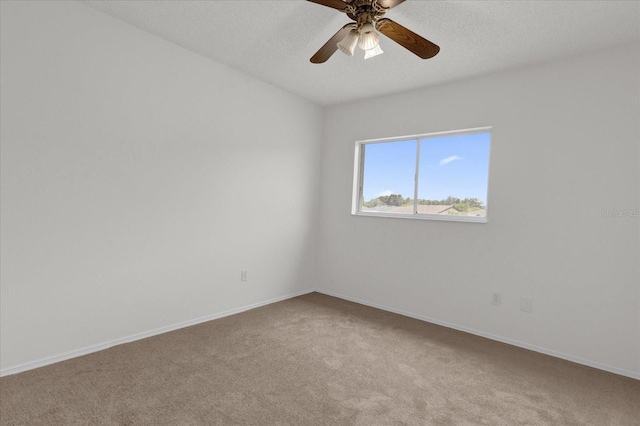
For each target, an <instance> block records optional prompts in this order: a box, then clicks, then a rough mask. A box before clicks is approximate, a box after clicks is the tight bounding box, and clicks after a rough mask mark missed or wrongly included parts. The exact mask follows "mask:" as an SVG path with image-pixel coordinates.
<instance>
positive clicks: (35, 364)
mask: <svg viewBox="0 0 640 426" xmlns="http://www.w3.org/2000/svg"><path fill="white" fill-rule="evenodd" d="M314 291H315V292H318V293H322V294H326V295H328V296H333V297H337V298H340V299H344V300H348V301H350V302H354V303H359V304H361V305H365V306H370V307H372V308H377V309H381V310H383V311H387V312H393V313H395V314H399V315H403V316H406V317H410V318H415V319H418V320H421V321H426V322H429V323H432V324H437V325H441V326H444V327H447V328H452V329H454V330H459V331H464V332H466V333H470V334H474V335H476V336H480V337H485V338H487V339H491V340H496V341H498V342H502V343H506V344H509V345H512V346H518V347H520V348H524V349H529V350H532V351H535V352H539V353H542V354H545V355H550V356H553V357H556V358H561V359H564V360H567V361H572V362H575V363H577V364H582V365H586V366H589V367H593V368H597V369H599V370H604V371H608V372H610V373H614V374H619V375H621V376H626V377H630V378H632V379H636V380H640V372H633V371H628V370H624V369H621V368H617V367H612V366H610V365H606V364H602V363H599V362H596V361H591V360H588V359H584V358H580V357H576V356H573V355H568V354H565V353H562V352H557V351H554V350H551V349H547V348H543V347H539V346H535V345H531V344H528V343H525V342H520V341H518V340H513V339H510V338H507V337H503V336H498V335H495V334H491V333H486V332H484V331H479V330H475V329H472V328H469V327H464V326H460V325H457V324H453V323H449V322H447V321H440V320H438V319H435V318H429V317H425V316H423V315H418V314H414V313H412V312H407V311H403V310H401V309H395V308H391V307H389V306H384V305H380V304H378V303H373V302H369V301H368V300H364V299H359V298H356V297H351V296H346V295H344V294H339V293H334V292H331V291H326V290H322V289H307V290H303V291H299V292H297V293H292V294H288V295H285V296H280V297H276V298H273V299H269V300H265V301H262V302H257V303H253V304H251V305H246V306H242V307H239V308H235V309H230V310H228V311H224V312H219V313H216V314H211V315H207V316H204V317H200V318H196V319H193V320H189V321H183V322H180V323H178V324H173V325H169V326H166V327H160V328H156V329H154V330H149V331H145V332H142V333H137V334H133V335H130V336H126V337H122V338H119V339H115V340H111V341H108V342H104V343H99V344H96V345H91V346H87V347H84V348H81V349H77V350H74V351H70V352H66V353H63V354H59V355H54V356H50V357H46V358H41V359H38V360H35V361H31V362H27V363H24V364H20V365H16V366H13V367H9V368H6V369H4V370H0V377H3V376H9V375H11V374H17V373H22V372H24V371H28V370H33V369H35V368H39V367H44V366H46V365H50V364H54V363H56V362H61V361H66V360H68V359H72V358H76V357H79V356H83V355H88V354H90V353H93V352H98V351H101V350H104V349H108V348H110V347H112V346H116V345H121V344H124V343H129V342H134V341H136V340H141V339H146V338H147V337H152V336H156V335H158V334H163V333H167V332H169V331H174V330H178V329H181V328H185V327H189V326H192V325H196V324H201V323H203V322H207V321H212V320H215V319H218V318H223V317H226V316H229V315H234V314H238V313H240V312H244V311H248V310H250V309H254V308H258V307H260V306H265V305H269V304H271V303H276V302H280V301H282V300H286V299H291V298H293V297H297V296H301V295H303V294H308V293H313V292H314Z"/></svg>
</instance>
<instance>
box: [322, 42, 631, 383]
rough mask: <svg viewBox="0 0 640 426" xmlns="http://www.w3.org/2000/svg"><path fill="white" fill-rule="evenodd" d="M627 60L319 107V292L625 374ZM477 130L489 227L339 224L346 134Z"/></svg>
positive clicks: (613, 58)
mask: <svg viewBox="0 0 640 426" xmlns="http://www.w3.org/2000/svg"><path fill="white" fill-rule="evenodd" d="M639 51H640V50H639V49H638V46H628V47H626V48H620V49H615V50H613V51H610V52H599V53H597V54H593V55H592V56H584V57H576V58H567V59H566V60H564V61H561V62H556V63H552V64H547V65H544V66H537V67H530V68H526V69H522V70H515V71H511V72H503V73H500V74H495V75H491V76H486V77H482V78H477V79H473V80H467V81H463V82H458V83H453V84H448V85H444V86H439V87H435V88H431V89H425V90H420V91H415V92H411V93H403V94H398V95H395V96H389V97H384V98H378V99H374V100H369V101H366V102H358V103H351V104H347V105H341V106H336V107H333V108H329V109H328V111H327V114H326V122H325V132H326V133H325V137H324V144H323V153H322V156H323V165H322V167H323V174H322V176H323V177H322V197H323V198H322V200H323V201H322V204H323V207H322V210H321V211H322V215H321V231H322V238H321V249H320V252H321V257H320V264H321V265H322V266H323V271H324V274H323V280H324V281H323V283H322V284H321V288H322V289H323V290H324V291H327V292H330V293H334V294H339V295H343V296H347V297H349V298H352V299H357V300H361V301H366V302H368V303H370V304H376V305H380V306H384V307H387V308H389V309H392V310H396V311H402V312H405V313H410V314H413V315H415V316H419V317H423V318H429V319H431V320H434V321H437V322H441V323H445V324H448V325H453V326H455V327H458V328H463V329H467V330H473V331H474V332H476V333H480V334H483V335H489V336H492V337H494V338H498V339H501V340H505V341H509V342H512V343H519V344H521V345H523V346H526V347H531V348H535V349H537V350H540V351H543V352H547V353H552V354H554V355H558V356H562V357H565V358H569V359H573V360H578V361H580V362H584V363H587V364H590V365H594V366H598V367H600V368H605V369H608V370H611V371H615V372H618V373H622V374H627V375H631V376H635V377H640V314H639V312H640V297H639V291H640V272H639V268H640V266H639V262H638V259H639V258H640V251H639V244H640V238H639V235H640V229H639V222H640V220H639V218H638V217H605V216H603V210H605V209H620V210H623V209H638V208H640V200H639V198H640V187H639V181H640V179H639V178H640V176H639V171H640V164H639V158H640V155H639V154H640V153H639V146H640V142H639V141H640V81H639V76H640V57H639V54H638V52H639ZM479 126H494V129H493V138H492V158H491V171H490V174H491V176H490V187H489V200H488V202H489V223H487V224H474V223H453V222H440V221H416V220H403V219H385V218H371V217H354V216H351V215H350V206H351V189H352V177H353V152H354V142H355V141H356V140H363V139H372V138H383V137H392V136H400V135H409V134H417V133H426V132H435V131H444V130H455V129H464V128H472V127H479ZM492 291H498V292H501V293H502V294H503V297H502V306H501V307H499V308H497V307H495V306H492V305H491V304H490V298H491V292H492ZM521 295H529V296H531V297H533V312H532V313H531V314H527V313H524V312H520V311H519V298H520V296H521Z"/></svg>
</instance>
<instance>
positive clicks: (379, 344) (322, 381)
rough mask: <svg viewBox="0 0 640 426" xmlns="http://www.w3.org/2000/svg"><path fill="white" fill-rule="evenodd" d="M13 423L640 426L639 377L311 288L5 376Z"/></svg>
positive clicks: (7, 414)
mask: <svg viewBox="0 0 640 426" xmlns="http://www.w3.org/2000/svg"><path fill="white" fill-rule="evenodd" d="M0 397H1V398H0V415H1V417H0V423H1V424H2V425H74V424H77V425H94V424H105V425H296V426H302V425H405V424H406V425H508V426H515V425H596V426H604V425H639V424H640V381H638V380H633V379H630V378H626V377H622V376H617V375H615V374H610V373H606V372H603V371H600V370H596V369H592V368H589V367H585V366H582V365H578V364H574V363H571V362H568V361H563V360H560V359H556V358H552V357H549V356H546V355H542V354H538V353H535V352H531V351H527V350H524V349H520V348H516V347H513V346H509V345H505V344H502V343H498V342H495V341H491V340H487V339H484V338H481V337H476V336H473V335H470V334H466V333H462V332H458V331H454V330H451V329H447V328H444V327H440V326H436V325H432V324H428V323H425V322H422V321H418V320H414V319H411V318H406V317H403V316H400V315H396V314H392V313H388V312H384V311H380V310H377V309H373V308H369V307H366V306H362V305H358V304H355V303H351V302H347V301H344V300H341V299H336V298H333V297H329V296H325V295H321V294H318V293H312V294H308V295H304V296H300V297H297V298H294V299H289V300H286V301H283V302H279V303H275V304H272V305H269V306H265V307H261V308H257V309H254V310H251V311H247V312H244V313H241V314H238V315H233V316H230V317H226V318H221V319H218V320H215V321H211V322H208V323H204V324H201V325H197V326H193V327H189V328H185V329H182V330H178V331H174V332H171V333H167V334H163V335H160V336H156V337H152V338H149V339H145V340H140V341H137V342H133V343H129V344H126V345H121V346H116V347H113V348H110V349H108V350H105V351H101V352H97V353H94V354H91V355H87V356H83V357H80V358H75V359H73V360H69V361H65V362H61V363H58V364H54V365H51V366H47V367H43V368H40V369H36V370H32V371H29V372H25V373H21V374H16V375H13V376H6V377H3V378H2V379H0Z"/></svg>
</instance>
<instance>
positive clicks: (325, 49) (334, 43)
mask: <svg viewBox="0 0 640 426" xmlns="http://www.w3.org/2000/svg"><path fill="white" fill-rule="evenodd" d="M354 27H355V24H354V23H351V24H347V25H345V26H344V27H342V28H341V29H340V31H338V32H337V33H335V35H334V36H333V37H331V38H330V39H329V41H328V42H326V43H325V44H324V46H322V47H321V48H320V50H318V51H317V52H316V54H315V55H313V56H312V57H311V62H313V63H314V64H321V63H323V62H326V61H327V59H329V58H330V57H331V55H333V54H334V53H336V50H338V43H339V42H340V41H341V40H342V39H343V38H345V36H346V35H347V33H348V32H349V31H351V29H352V28H354Z"/></svg>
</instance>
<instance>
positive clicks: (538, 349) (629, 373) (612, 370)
mask: <svg viewBox="0 0 640 426" xmlns="http://www.w3.org/2000/svg"><path fill="white" fill-rule="evenodd" d="M315 291H316V292H318V293H322V294H326V295H327V296H333V297H337V298H339V299H344V300H348V301H350V302H355V303H359V304H361V305H366V306H370V307H372V308H377V309H381V310H383V311H387V312H393V313H394V314H400V315H403V316H405V317H410V318H415V319H418V320H421V321H426V322H429V323H432V324H437V325H441V326H444V327H447V328H453V329H455V330H459V331H464V332H465V333H470V334H475V335H476V336H480V337H485V338H487V339H491V340H496V341H498V342H502V343H506V344H509V345H512V346H518V347H520V348H524V349H529V350H531V351H534V352H540V353H542V354H545V355H550V356H553V357H556V358H561V359H564V360H567V361H571V362H575V363H577V364H582V365H586V366H588V367H593V368H597V369H599V370H604V371H608V372H610V373H614V374H619V375H621V376H626V377H630V378H632V379H636V380H640V372H633V371H629V370H624V369H621V368H617V367H612V366H610V365H606V364H602V363H600V362H596V361H591V360H588V359H584V358H580V357H576V356H573V355H568V354H565V353H562V352H557V351H554V350H551V349H547V348H542V347H540V346H535V345H530V344H529V343H525V342H520V341H518V340H513V339H510V338H507V337H503V336H498V335H495V334H491V333H486V332H484V331H480V330H475V329H473V328H469V327H464V326H461V325H457V324H452V323H450V322H446V321H440V320H437V319H435V318H429V317H425V316H422V315H417V314H414V313H411V312H406V311H403V310H400V309H394V308H390V307H388V306H384V305H379V304H377V303H372V302H369V301H368V300H363V299H358V298H356V297H350V296H345V295H344V294H339V293H334V292H331V291H326V290H321V289H316V290H315Z"/></svg>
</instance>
